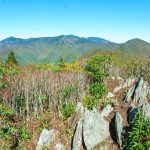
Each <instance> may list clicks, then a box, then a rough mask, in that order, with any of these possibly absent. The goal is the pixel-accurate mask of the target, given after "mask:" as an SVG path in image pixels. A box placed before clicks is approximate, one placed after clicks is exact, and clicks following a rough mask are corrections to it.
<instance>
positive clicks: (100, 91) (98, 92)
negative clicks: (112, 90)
mask: <svg viewBox="0 0 150 150" xmlns="http://www.w3.org/2000/svg"><path fill="white" fill-rule="evenodd" d="M89 91H90V94H91V95H92V96H94V97H96V98H101V97H102V96H103V95H104V94H105V93H106V88H105V85H104V84H103V83H99V82H93V83H91V84H90V88H89Z"/></svg>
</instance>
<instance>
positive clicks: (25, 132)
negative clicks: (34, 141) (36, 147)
mask: <svg viewBox="0 0 150 150" xmlns="http://www.w3.org/2000/svg"><path fill="white" fill-rule="evenodd" d="M20 137H21V138H22V139H23V140H29V139H30V133H29V131H28V129H27V128H26V127H22V129H21V133H20Z"/></svg>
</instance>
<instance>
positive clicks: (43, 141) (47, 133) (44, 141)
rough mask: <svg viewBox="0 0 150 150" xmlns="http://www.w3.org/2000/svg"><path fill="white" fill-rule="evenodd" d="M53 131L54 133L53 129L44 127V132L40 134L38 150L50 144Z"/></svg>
mask: <svg viewBox="0 0 150 150" xmlns="http://www.w3.org/2000/svg"><path fill="white" fill-rule="evenodd" d="M53 133H54V131H53V130H47V129H43V130H42V133H41V134H40V138H39V141H38V143H37V146H36V150H42V147H43V146H46V145H48V144H49V143H50V142H51V140H52V136H53Z"/></svg>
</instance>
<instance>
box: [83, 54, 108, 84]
mask: <svg viewBox="0 0 150 150" xmlns="http://www.w3.org/2000/svg"><path fill="white" fill-rule="evenodd" d="M109 67H110V57H108V56H105V55H100V54H98V55H96V56H93V57H92V58H91V59H90V60H88V61H87V63H86V66H85V70H86V71H87V72H88V74H89V75H90V76H91V77H93V79H94V80H98V81H101V82H102V81H103V80H104V79H105V78H106V77H108V76H109Z"/></svg>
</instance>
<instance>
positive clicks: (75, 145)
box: [72, 118, 83, 150]
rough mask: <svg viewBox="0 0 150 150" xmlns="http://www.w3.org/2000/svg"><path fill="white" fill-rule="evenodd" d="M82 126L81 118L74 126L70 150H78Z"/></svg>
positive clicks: (80, 143)
mask: <svg viewBox="0 0 150 150" xmlns="http://www.w3.org/2000/svg"><path fill="white" fill-rule="evenodd" d="M82 126H83V119H82V118H81V119H80V120H79V121H78V124H77V126H76V131H75V134H74V138H73V144H72V150H80V148H81V146H82Z"/></svg>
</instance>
